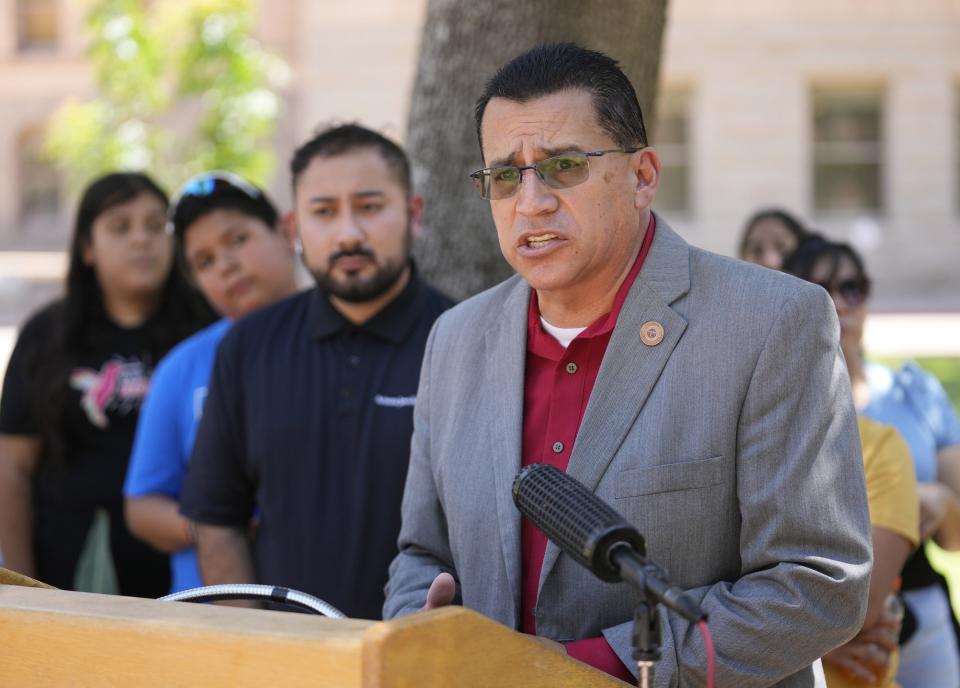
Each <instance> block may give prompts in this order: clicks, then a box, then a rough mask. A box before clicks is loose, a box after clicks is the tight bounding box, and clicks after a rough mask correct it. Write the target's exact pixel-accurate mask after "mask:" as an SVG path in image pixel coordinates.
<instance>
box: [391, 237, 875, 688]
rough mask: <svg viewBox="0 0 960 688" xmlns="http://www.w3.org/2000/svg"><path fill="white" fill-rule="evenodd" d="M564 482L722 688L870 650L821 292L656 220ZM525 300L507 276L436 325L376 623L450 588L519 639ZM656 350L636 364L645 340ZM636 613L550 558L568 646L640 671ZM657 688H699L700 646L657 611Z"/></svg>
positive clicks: (863, 524)
mask: <svg viewBox="0 0 960 688" xmlns="http://www.w3.org/2000/svg"><path fill="white" fill-rule="evenodd" d="M657 224H658V226H657V230H656V235H655V239H654V242H653V245H652V247H651V251H650V254H649V256H648V257H647V260H646V263H645V264H644V266H643V268H642V269H641V271H640V274H639V276H638V278H637V280H636V282H635V283H634V285H633V287H632V288H631V290H630V293H629V296H628V298H627V301H626V303H625V305H624V307H623V310H622V312H621V314H620V316H619V320H618V321H617V324H616V328H615V329H614V331H613V334H612V337H611V339H610V343H609V346H608V348H607V352H606V355H605V356H604V359H603V363H602V365H601V368H600V372H599V376H598V378H597V381H596V385H595V387H594V389H593V394H592V396H591V398H590V400H589V404H588V406H587V409H586V412H585V415H584V418H583V423H582V425H581V427H580V431H579V434H578V436H577V440H576V444H575V446H574V449H573V452H572V455H571V458H570V464H569V467H568V472H569V474H570V475H572V476H573V477H575V478H577V479H578V480H580V481H581V482H583V483H585V484H586V485H587V486H588V487H590V488H591V489H593V490H594V491H595V492H596V494H597V495H599V496H600V497H601V498H602V499H605V500H606V501H608V502H609V503H610V504H611V505H612V506H613V507H614V508H615V509H616V510H617V511H619V512H620V513H621V514H623V515H624V516H625V517H626V518H627V519H628V520H629V521H630V522H632V523H633V524H635V525H636V526H637V528H638V529H639V530H640V532H641V533H642V534H643V535H644V536H645V538H646V541H647V553H648V555H649V556H650V557H651V558H652V559H653V560H655V561H657V562H658V563H660V564H661V565H663V566H664V567H665V568H666V569H667V570H668V571H669V572H670V574H671V575H672V577H673V579H674V580H675V581H676V582H677V583H678V584H679V585H681V586H683V587H685V588H688V589H689V590H690V591H691V592H692V594H693V595H694V596H695V597H696V598H697V599H699V600H700V601H701V604H702V607H703V609H704V611H705V612H707V613H708V614H709V615H710V628H711V631H712V634H713V637H714V641H715V643H716V646H717V653H718V667H717V680H718V685H724V686H738V687H742V688H746V687H748V686H769V685H782V686H810V685H813V678H812V674H811V672H810V668H809V667H810V664H811V662H813V661H814V660H815V659H816V658H817V657H820V656H821V655H823V654H824V653H826V652H827V651H829V650H830V649H831V648H833V647H835V646H837V645H839V644H841V643H843V642H845V641H846V640H847V639H848V638H850V637H851V636H852V635H854V633H855V632H856V631H857V630H858V629H859V627H860V625H861V623H862V620H863V615H864V613H865V610H866V599H867V588H868V584H869V576H870V567H871V544H870V543H871V540H870V523H869V517H868V512H867V501H866V494H865V489H864V479H863V462H862V460H861V457H860V443H859V437H858V434H857V427H856V422H855V415H854V409H853V406H852V402H851V398H850V389H849V383H848V378H847V373H846V369H845V367H844V364H843V360H842V358H841V356H840V353H839V346H838V332H839V330H838V326H837V319H836V315H835V312H834V307H833V304H832V303H831V301H830V298H829V297H828V296H827V294H826V293H825V292H824V290H823V289H821V288H819V287H816V286H814V285H811V284H808V283H806V282H802V281H800V280H797V279H794V278H792V277H789V276H786V275H783V274H780V273H777V272H774V271H772V270H768V269H765V268H758V267H755V266H752V265H747V264H746V263H743V262H740V261H736V260H732V259H728V258H724V257H721V256H717V255H714V254H711V253H708V252H706V251H702V250H699V249H697V248H694V247H691V246H689V245H688V244H687V243H686V242H684V241H683V239H681V238H680V237H679V236H678V235H677V234H675V233H674V232H673V231H672V230H670V228H669V227H667V226H666V224H665V223H664V222H663V220H662V219H660V218H658V223H657ZM529 296H530V289H529V287H528V286H527V284H526V283H525V282H524V281H522V280H521V279H520V278H519V277H514V278H511V279H509V280H507V281H506V282H504V283H502V284H500V285H498V286H497V287H494V288H493V289H490V290H488V291H486V292H483V293H482V294H479V295H477V296H475V297H474V298H472V299H470V300H468V301H466V302H464V303H462V304H461V305H459V306H458V307H456V308H454V309H452V310H450V311H447V313H445V314H444V315H443V316H441V317H440V319H439V320H438V321H437V322H436V324H435V326H434V329H433V332H432V333H431V336H430V339H429V341H428V343H427V347H426V352H425V355H424V363H423V370H422V374H421V379H420V387H419V391H418V398H417V404H416V409H415V420H414V434H413V440H412V449H411V456H410V470H409V474H408V477H407V483H406V492H405V494H404V499H403V525H402V528H401V533H400V541H399V544H400V554H399V555H398V556H397V558H396V559H395V560H394V562H393V564H392V565H391V569H390V581H389V583H388V584H387V600H386V604H385V606H384V616H385V618H390V617H394V616H398V615H401V614H406V613H410V612H413V611H416V610H417V609H419V608H420V607H421V606H422V605H423V603H424V601H425V598H426V591H427V588H428V587H429V585H430V583H431V581H432V580H433V578H434V577H435V576H436V575H437V573H438V572H440V571H449V572H451V573H453V574H454V576H455V577H456V579H457V581H458V587H459V594H460V596H461V599H462V603H463V604H464V605H465V606H467V607H470V608H472V609H475V610H477V611H479V612H481V613H483V614H485V615H487V616H489V617H491V618H493V619H495V620H497V621H499V622H501V623H503V624H506V625H507V626H510V627H513V628H517V627H518V625H519V604H520V578H521V569H520V566H521V561H520V516H519V513H518V512H517V510H516V508H515V507H514V505H513V503H512V500H511V492H510V488H511V483H512V481H513V478H514V476H515V475H516V473H517V471H518V470H519V468H520V454H521V435H522V422H523V418H522V416H523V385H524V361H525V351H526V336H527V334H526V330H527V308H528V303H529ZM648 320H655V321H657V322H659V323H661V324H662V325H663V328H664V330H665V336H664V338H663V341H662V342H661V343H660V344H658V345H656V346H652V347H649V346H646V345H644V344H643V343H642V342H641V340H640V337H639V331H640V325H641V324H642V323H644V322H646V321H648ZM635 602H636V597H635V595H634V594H633V592H632V591H631V590H630V589H629V588H628V587H627V586H626V585H624V584H609V583H603V582H601V581H599V580H598V579H596V578H594V577H593V575H592V574H591V573H589V572H588V571H587V570H586V569H583V568H581V567H580V566H579V565H578V564H577V563H575V562H574V561H573V560H572V559H570V558H569V557H566V556H564V555H563V554H561V553H560V552H559V550H558V549H557V547H556V545H554V544H553V543H550V544H549V545H548V547H547V550H546V555H545V558H544V562H543V570H542V572H541V577H540V593H539V598H538V601H537V605H536V608H535V611H534V614H535V618H536V621H537V632H538V634H540V635H543V636H547V637H549V638H553V639H555V640H559V641H565V640H572V639H579V638H585V637H593V636H599V635H601V634H602V635H603V636H605V637H606V639H607V641H608V642H609V643H610V645H611V646H612V647H613V649H614V650H615V651H616V653H617V654H618V656H619V657H620V658H621V659H622V660H623V662H624V663H625V664H626V665H627V666H628V667H631V668H632V667H633V666H634V664H633V661H632V660H631V658H630V631H631V620H632V613H633V609H634V605H635ZM661 614H662V616H661V621H662V625H663V659H662V661H661V662H660V663H659V665H658V667H657V673H656V684H657V685H658V686H677V685H702V683H703V681H704V677H705V654H704V651H703V644H702V641H701V638H700V636H699V633H698V631H697V629H696V628H695V627H692V626H690V625H689V624H688V623H687V622H686V621H684V620H683V619H681V618H680V617H678V616H676V615H674V614H673V613H667V612H665V611H664V610H663V609H661Z"/></svg>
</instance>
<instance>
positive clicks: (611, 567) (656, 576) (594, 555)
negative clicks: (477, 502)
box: [513, 463, 706, 623]
mask: <svg viewBox="0 0 960 688" xmlns="http://www.w3.org/2000/svg"><path fill="white" fill-rule="evenodd" d="M513 503H514V504H516V505H517V509H519V510H520V513H521V514H523V515H524V516H526V517H527V518H528V519H530V521H531V522H532V523H533V525H535V526H536V527H537V528H539V529H540V530H541V531H543V534H544V535H546V536H547V537H548V538H549V539H550V540H552V541H553V542H555V543H556V544H557V545H558V546H559V547H560V549H561V550H562V551H563V553H564V554H566V555H568V556H570V557H572V558H573V559H574V560H575V561H577V562H578V563H580V564H581V565H582V566H585V567H586V568H588V569H589V570H590V571H592V572H593V574H594V575H595V576H597V577H598V578H600V579H601V580H604V581H608V582H616V581H621V580H623V581H626V582H627V583H630V584H631V585H633V586H634V587H635V588H637V589H638V590H639V591H640V592H641V594H644V595H650V596H651V597H653V598H654V600H656V601H657V602H661V603H663V604H664V605H666V606H667V607H669V608H670V609H673V610H674V611H675V612H677V613H678V614H680V615H681V616H683V617H684V618H686V619H689V620H690V621H692V622H694V623H696V622H697V621H700V620H701V619H705V618H706V615H705V614H703V613H702V612H701V611H700V606H699V605H698V604H697V603H696V602H695V601H694V600H693V598H692V597H690V596H689V595H687V594H686V593H685V592H684V591H683V590H681V589H680V588H678V587H677V586H675V585H673V584H672V583H671V582H670V579H669V578H668V577H667V574H666V572H665V571H664V570H663V569H661V568H660V567H659V566H657V565H656V564H655V563H653V562H652V561H649V560H648V559H646V545H645V544H644V541H643V536H642V535H640V533H639V532H637V529H636V528H634V527H633V526H632V525H630V524H629V523H628V522H627V520H626V519H625V518H624V517H623V516H621V515H620V514H618V513H617V512H616V511H614V510H613V508H612V507H611V506H610V505H609V504H607V503H606V502H604V501H603V500H602V499H600V498H599V497H597V496H596V495H595V494H593V493H592V492H591V491H590V490H588V489H587V488H586V487H585V486H584V485H582V484H581V483H579V482H577V481H576V480H574V479H573V478H571V477H570V476H569V475H567V474H566V473H564V472H562V471H559V470H557V469H556V468H554V467H553V466H550V465H548V464H543V463H536V464H532V465H530V466H527V467H526V468H524V469H523V470H521V471H520V472H519V473H518V474H517V477H516V478H515V479H514V481H513Z"/></svg>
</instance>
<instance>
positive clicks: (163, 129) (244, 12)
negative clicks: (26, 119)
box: [46, 0, 284, 191]
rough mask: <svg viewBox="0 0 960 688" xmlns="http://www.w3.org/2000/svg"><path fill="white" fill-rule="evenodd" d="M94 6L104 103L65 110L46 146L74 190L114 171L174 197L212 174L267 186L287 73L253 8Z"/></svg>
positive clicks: (162, 0) (233, 1)
mask: <svg viewBox="0 0 960 688" xmlns="http://www.w3.org/2000/svg"><path fill="white" fill-rule="evenodd" d="M89 4H90V10H89V14H88V16H87V23H86V27H87V30H88V32H89V36H90V38H89V41H90V43H89V59H90V63H91V67H92V69H93V75H94V79H95V82H96V85H97V90H98V96H97V97H96V98H95V99H93V100H90V101H86V102H79V101H76V100H71V101H68V102H65V103H63V104H62V105H61V106H60V108H59V109H58V110H57V111H56V112H55V113H54V115H53V117H52V118H51V122H50V127H49V131H48V135H47V141H46V153H47V155H48V156H49V157H50V158H51V159H52V160H53V161H54V162H55V163H57V164H58V165H59V166H60V167H62V168H63V169H64V170H65V172H66V174H67V178H68V180H69V184H70V187H71V189H73V190H74V191H76V190H77V189H79V188H81V187H82V186H83V185H85V184H86V183H88V182H89V181H90V179H92V178H93V177H95V176H97V175H99V174H102V173H105V172H108V171H112V170H146V171H148V172H150V173H151V174H153V175H154V176H156V177H157V178H158V179H159V180H160V181H161V182H163V183H164V184H165V185H166V186H167V187H168V188H171V189H172V188H174V187H176V186H177V185H178V184H179V183H180V182H182V181H183V180H184V179H186V178H187V177H189V176H190V175H193V174H196V173H197V172H201V171H203V170H209V169H228V170H231V171H233V172H237V173H239V174H241V175H243V176H245V177H247V178H249V179H250V180H251V181H253V182H255V183H258V184H261V185H262V184H265V183H266V182H267V181H268V179H269V177H270V174H271V173H272V171H273V164H274V158H273V155H272V153H271V151H270V149H269V147H267V146H265V145H264V144H265V143H266V142H267V140H268V139H269V137H270V135H271V134H272V132H273V128H274V125H275V122H276V118H277V114H278V109H279V103H278V99H277V96H276V95H275V93H274V91H273V90H272V88H273V87H275V86H276V85H277V82H278V81H279V80H280V79H281V78H282V77H283V70H284V66H283V64H282V63H281V62H280V60H279V59H278V58H276V57H274V56H273V55H270V54H269V53H267V52H266V51H265V50H264V49H263V48H262V47H261V46H260V45H259V44H258V43H257V42H256V41H255V40H254V39H253V38H252V37H251V34H252V30H253V8H252V2H251V0H156V1H155V2H151V3H147V2H145V1H144V0H92V1H91V2H90V3H89ZM147 6H149V8H150V9H149V11H148V10H147V9H145V8H146V7H147ZM175 124H178V125H179V126H174V125H175Z"/></svg>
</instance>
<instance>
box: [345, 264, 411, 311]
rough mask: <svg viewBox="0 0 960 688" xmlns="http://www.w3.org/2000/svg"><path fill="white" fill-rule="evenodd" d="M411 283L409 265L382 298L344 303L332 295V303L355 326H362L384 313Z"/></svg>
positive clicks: (381, 295)
mask: <svg viewBox="0 0 960 688" xmlns="http://www.w3.org/2000/svg"><path fill="white" fill-rule="evenodd" d="M409 283H410V265H409V264H408V265H407V267H405V268H404V269H403V272H402V273H401V274H400V277H399V279H397V281H396V282H394V283H393V286H391V287H390V288H389V289H387V290H386V291H385V292H383V293H382V294H380V296H378V297H376V298H374V299H371V300H369V301H360V302H353V301H344V300H343V299H338V298H337V297H336V296H333V295H331V296H330V303H331V304H332V305H333V307H334V308H335V309H337V312H338V313H340V315H342V316H343V317H344V318H346V319H347V320H349V321H350V322H352V323H353V324H354V325H362V324H363V323H365V322H367V321H368V320H369V319H370V318H372V317H373V316H375V315H376V314H377V313H379V312H380V311H382V310H383V309H384V308H385V307H386V306H387V304H389V303H390V302H391V301H393V300H394V299H395V298H397V297H398V296H399V295H400V292H402V291H403V290H404V289H405V288H406V286H407V284H409Z"/></svg>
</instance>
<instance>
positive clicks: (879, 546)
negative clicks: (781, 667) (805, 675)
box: [823, 416, 920, 688]
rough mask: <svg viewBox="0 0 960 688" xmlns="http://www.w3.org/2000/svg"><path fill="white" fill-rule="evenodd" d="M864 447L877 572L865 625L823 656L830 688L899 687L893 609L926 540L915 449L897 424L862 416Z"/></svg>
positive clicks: (896, 621)
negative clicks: (909, 563)
mask: <svg viewBox="0 0 960 688" xmlns="http://www.w3.org/2000/svg"><path fill="white" fill-rule="evenodd" d="M857 423H858V425H859V428H860V443H861V445H862V446H863V470H864V475H865V477H866V483H867V501H868V502H869V506H870V523H871V525H872V526H873V576H872V577H871V579H870V601H869V605H868V607H867V616H866V618H865V619H864V623H863V629H862V630H861V631H860V633H858V634H857V635H856V636H855V637H854V638H853V639H852V640H850V641H849V642H848V643H846V644H844V645H841V646H840V647H838V648H836V649H835V650H833V651H832V652H830V653H829V654H827V655H826V656H825V657H824V658H823V668H824V673H825V674H826V679H827V686H828V688H853V687H854V686H865V685H873V686H883V687H884V688H895V687H896V686H898V684H897V682H896V681H895V680H894V676H895V675H896V673H897V661H898V653H897V636H898V634H899V631H900V619H899V617H898V615H897V614H896V612H895V611H893V609H891V607H894V606H895V605H896V603H897V601H896V600H894V601H893V602H891V596H892V595H893V594H894V591H895V590H896V588H897V583H898V582H899V576H900V570H901V569H902V568H903V564H904V562H906V560H907V557H908V556H909V555H910V553H911V552H912V551H913V550H914V548H916V547H917V544H918V543H919V540H920V507H919V502H918V501H917V480H916V477H915V475H914V469H913V460H912V459H911V457H910V449H909V448H908V447H907V444H906V442H904V440H903V438H901V437H900V434H899V433H898V432H897V431H896V430H895V429H894V428H892V427H890V426H887V425H881V424H880V423H877V422H875V421H872V420H868V419H867V418H864V417H862V416H860V417H858V418H857Z"/></svg>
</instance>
